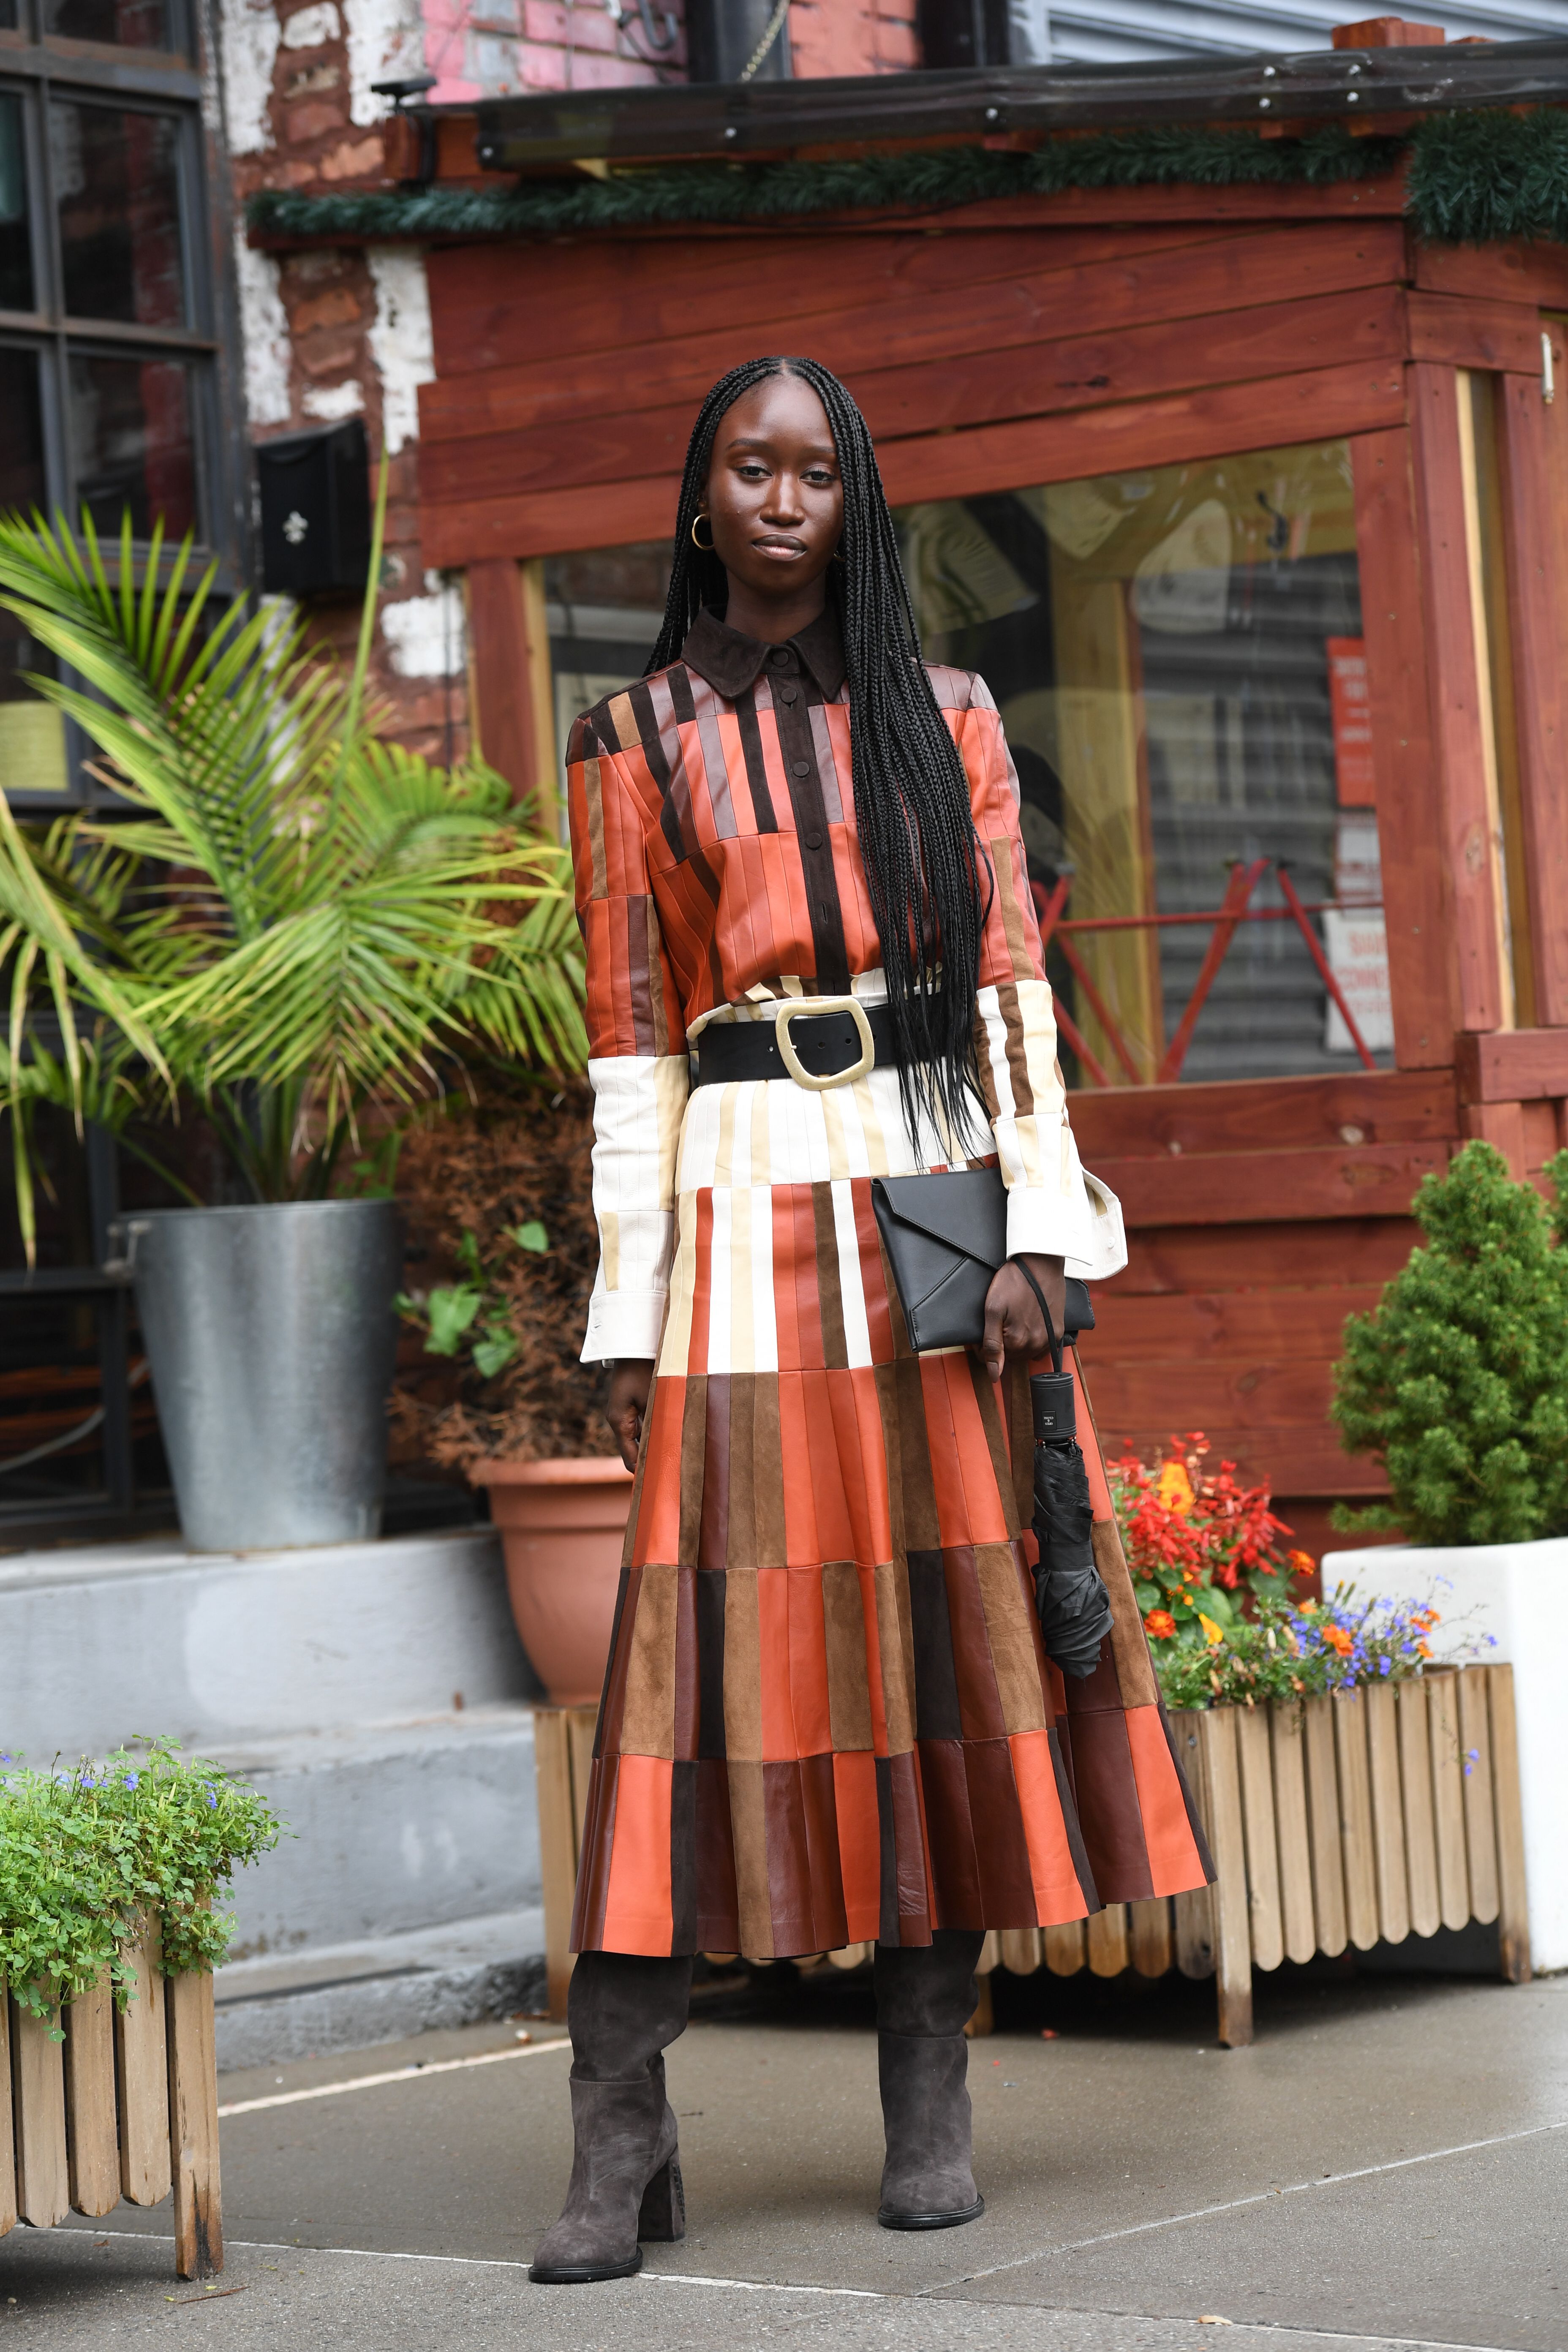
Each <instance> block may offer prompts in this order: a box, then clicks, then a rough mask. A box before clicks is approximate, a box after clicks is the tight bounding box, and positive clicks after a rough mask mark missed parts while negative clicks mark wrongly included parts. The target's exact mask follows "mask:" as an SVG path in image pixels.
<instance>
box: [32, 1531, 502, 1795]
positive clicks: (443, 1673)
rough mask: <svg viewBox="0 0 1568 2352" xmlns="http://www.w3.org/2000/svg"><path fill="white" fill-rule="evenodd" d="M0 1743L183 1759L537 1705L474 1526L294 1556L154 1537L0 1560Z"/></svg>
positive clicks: (492, 1550) (494, 1549) (45, 1752)
mask: <svg viewBox="0 0 1568 2352" xmlns="http://www.w3.org/2000/svg"><path fill="white" fill-rule="evenodd" d="M0 1658H4V1660H5V1679H4V1686H3V1688H0V1748H5V1749H7V1750H8V1751H9V1752H11V1753H12V1754H15V1753H16V1752H17V1751H18V1750H20V1751H21V1752H22V1753H23V1754H25V1755H26V1756H27V1757H28V1758H29V1759H30V1760H32V1761H34V1762H37V1763H47V1761H48V1760H49V1759H51V1758H52V1757H54V1756H56V1755H60V1756H64V1757H68V1758H75V1757H77V1756H81V1755H99V1756H101V1755H103V1754H105V1753H107V1752H108V1751H109V1750H110V1749H112V1748H116V1747H118V1746H119V1745H120V1743H121V1741H122V1740H126V1739H130V1738H133V1737H135V1736H136V1735H138V1734H153V1733H164V1734H167V1735H169V1736H170V1737H172V1738H176V1739H179V1740H182V1741H183V1742H184V1744H185V1746H186V1747H187V1748H194V1749H195V1750H197V1751H198V1752H201V1753H206V1752H209V1751H211V1750H212V1749H213V1748H214V1747H215V1746H216V1744H218V1743H232V1742H234V1741H235V1740H237V1739H248V1738H252V1737H254V1738H258V1739H278V1738H283V1737H285V1736H286V1735H288V1734H289V1733H293V1732H301V1733H310V1732H317V1731H320V1730H321V1727H323V1726H324V1725H369V1724H375V1723H384V1722H387V1721H389V1720H391V1719H394V1718H401V1719H407V1718H408V1717H415V1716H422V1715H435V1714H437V1713H438V1712H444V1711H447V1710H450V1709H453V1708H457V1707H483V1706H493V1705H495V1704H497V1703H499V1702H504V1701H508V1700H524V1699H529V1698H537V1697H540V1696H542V1689H541V1686H540V1685H539V1683H538V1681H537V1678H536V1677H535V1675H534V1674H533V1670H532V1668H531V1666H530V1664H529V1663H528V1660H527V1657H526V1656H525V1654H524V1653H523V1649H522V1646H521V1643H520V1642H519V1641H518V1638H517V1634H516V1632H515V1631H514V1629H513V1626H512V1622H511V1614H510V1610H509V1608H508V1606H507V1597H506V1580H505V1577H504V1575H503V1573H502V1570H501V1561H500V1541H499V1538H497V1536H496V1534H495V1531H494V1529H493V1528H445V1529H442V1530H441V1531H439V1532H437V1533H431V1534H427V1535H411V1536H399V1537H393V1538H388V1539H387V1540H385V1541H383V1542H377V1543H354V1544H322V1545H318V1546H314V1547H312V1548H310V1549H305V1550H299V1551H269V1552H244V1553H239V1552H199V1553H198V1552H191V1551H188V1550H186V1549H184V1546H183V1545H180V1544H177V1543H170V1542H169V1541H168V1540H167V1539H164V1538H160V1539H156V1540H153V1541H150V1542H147V1543H125V1544H92V1545H87V1546H83V1547H80V1548H76V1549H69V1548H67V1549H60V1550H58V1551H26V1552H20V1553H16V1554H14V1555H13V1556H12V1557H10V1558H9V1559H5V1558H0Z"/></svg>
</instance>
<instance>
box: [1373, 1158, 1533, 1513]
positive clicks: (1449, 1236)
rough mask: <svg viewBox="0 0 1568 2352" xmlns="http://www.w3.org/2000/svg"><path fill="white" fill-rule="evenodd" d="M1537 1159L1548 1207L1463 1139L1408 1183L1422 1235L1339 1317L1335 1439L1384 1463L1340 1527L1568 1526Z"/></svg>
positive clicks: (1497, 1161) (1501, 1164) (1502, 1164)
mask: <svg viewBox="0 0 1568 2352" xmlns="http://www.w3.org/2000/svg"><path fill="white" fill-rule="evenodd" d="M1546 1172H1547V1175H1548V1178H1549V1179H1550V1181H1551V1182H1552V1188H1553V1192H1554V1195H1555V1207H1554V1209H1552V1210H1548V1208H1547V1206H1546V1204H1545V1202H1543V1201H1542V1198H1541V1196H1540V1194H1539V1193H1538V1192H1536V1190H1535V1188H1534V1186H1533V1185H1531V1184H1516V1183H1515V1182H1514V1181H1512V1179H1511V1178H1510V1175H1509V1172H1508V1168H1507V1165H1506V1163H1505V1161H1504V1160H1503V1159H1502V1157H1501V1154H1500V1153H1499V1152H1497V1151H1494V1150H1492V1148H1491V1146H1490V1145H1489V1144H1487V1143H1468V1144H1466V1146H1465V1148H1464V1150H1462V1151H1461V1152H1459V1154H1458V1157H1457V1158H1456V1159H1455V1160H1454V1162H1453V1164H1452V1166H1451V1167H1450V1168H1449V1170H1448V1171H1447V1174H1446V1175H1442V1176H1428V1177H1427V1178H1426V1181H1425V1182H1424V1183H1423V1184H1422V1186H1421V1188H1420V1190H1419V1191H1418V1192H1417V1193H1416V1195H1415V1207H1414V1214H1415V1220H1416V1223H1418V1224H1419V1225H1420V1227H1421V1230H1422V1233H1423V1234H1425V1236H1426V1246H1425V1247H1424V1248H1417V1249H1415V1250H1413V1251H1412V1252H1411V1255H1410V1262H1409V1264H1408V1265H1406V1266H1405V1268H1404V1270H1403V1272H1401V1273H1399V1274H1397V1275H1395V1276H1394V1280H1393V1281H1392V1282H1391V1283H1390V1284H1389V1285H1388V1286H1387V1288H1386V1289H1385V1290H1384V1294H1383V1297H1382V1300H1381V1302H1380V1304H1379V1305H1378V1307H1376V1308H1375V1309H1374V1311H1373V1313H1372V1314H1371V1315H1355V1316H1352V1317H1351V1318H1350V1320H1349V1321H1348V1323H1347V1324H1346V1326H1345V1352H1344V1355H1343V1357H1342V1360H1341V1361H1340V1363H1339V1365H1338V1367H1337V1369H1336V1374H1335V1392H1334V1402H1333V1405H1332V1408H1331V1410H1332V1413H1333V1417H1334V1419H1335V1421H1336V1422H1337V1423H1339V1428H1340V1434H1341V1436H1342V1439H1343V1441H1344V1444H1345V1446H1346V1448H1347V1450H1348V1451H1350V1452H1351V1453H1354V1454H1363V1453H1365V1454H1376V1455H1377V1456H1378V1457H1379V1458H1380V1459H1381V1460H1382V1461H1383V1462H1384V1465H1386V1467H1387V1471H1388V1484H1389V1490H1390V1500H1389V1502H1388V1503H1387V1504H1386V1505H1377V1506H1374V1507H1372V1508H1371V1509H1367V1510H1362V1511H1348V1510H1341V1511H1337V1512H1336V1513H1335V1524H1336V1525H1337V1526H1339V1527H1341V1528H1346V1529H1353V1530H1360V1529H1365V1528H1400V1529H1402V1530H1403V1532H1404V1533H1405V1535H1406V1536H1408V1538H1410V1540H1411V1541H1412V1542H1413V1543H1417V1544H1484V1543H1528V1542H1530V1541H1531V1539H1532V1538H1536V1537H1540V1536H1552V1535H1561V1534H1563V1532H1565V1531H1568V1246H1565V1244H1564V1228H1565V1225H1568V1152H1559V1153H1558V1155H1557V1157H1556V1158H1555V1159H1554V1160H1552V1161H1551V1162H1550V1164H1549V1166H1548V1168H1547V1171H1546Z"/></svg>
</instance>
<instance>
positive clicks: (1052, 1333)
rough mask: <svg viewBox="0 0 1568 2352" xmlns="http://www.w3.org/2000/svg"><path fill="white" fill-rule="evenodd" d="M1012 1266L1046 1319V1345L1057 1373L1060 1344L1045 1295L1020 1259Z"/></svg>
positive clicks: (1059, 1362) (1060, 1362)
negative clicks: (1028, 1288) (1021, 1277)
mask: <svg viewBox="0 0 1568 2352" xmlns="http://www.w3.org/2000/svg"><path fill="white" fill-rule="evenodd" d="M1013 1264H1014V1265H1016V1267H1017V1269H1018V1271H1019V1273H1020V1274H1021V1275H1022V1276H1023V1277H1024V1279H1025V1281H1026V1283H1027V1284H1028V1286H1029V1287H1030V1289H1031V1290H1032V1291H1033V1292H1034V1294H1035V1297H1037V1299H1038V1300H1039V1302H1040V1312H1041V1314H1042V1315H1043V1316H1044V1317H1045V1318H1046V1345H1047V1348H1049V1349H1050V1351H1051V1365H1052V1369H1053V1370H1055V1371H1058V1372H1059V1371H1060V1370H1061V1368H1062V1343H1061V1340H1060V1339H1058V1336H1057V1327H1056V1325H1055V1324H1054V1323H1053V1322H1052V1320H1051V1310H1050V1308H1049V1307H1047V1305H1046V1294H1045V1292H1044V1291H1043V1290H1042V1289H1041V1288H1040V1286H1039V1284H1038V1283H1037V1281H1036V1280H1035V1277H1034V1276H1033V1275H1032V1274H1031V1273H1030V1272H1029V1269H1028V1267H1027V1266H1026V1265H1025V1264H1024V1261H1023V1259H1022V1258H1021V1257H1016V1258H1015V1259H1014V1260H1013Z"/></svg>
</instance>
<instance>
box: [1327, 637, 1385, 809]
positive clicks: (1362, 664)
mask: <svg viewBox="0 0 1568 2352" xmlns="http://www.w3.org/2000/svg"><path fill="white" fill-rule="evenodd" d="M1326 651H1327V653H1328V656H1329V701H1330V705H1331V709H1332V711H1333V719H1334V774H1335V776H1336V778H1337V779H1338V782H1339V793H1340V806H1341V807H1342V808H1371V807H1372V806H1373V803H1375V801H1376V799H1377V792H1376V788H1375V786H1374V783H1373V772H1372V705H1371V703H1370V702H1369V700H1368V698H1367V690H1366V640H1365V638H1364V637H1330V638H1329V639H1328V642H1327V646H1326Z"/></svg>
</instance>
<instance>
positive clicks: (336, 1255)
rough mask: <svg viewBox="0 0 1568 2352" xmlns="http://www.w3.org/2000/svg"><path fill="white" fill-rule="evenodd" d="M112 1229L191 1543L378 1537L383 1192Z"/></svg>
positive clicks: (390, 1233)
mask: <svg viewBox="0 0 1568 2352" xmlns="http://www.w3.org/2000/svg"><path fill="white" fill-rule="evenodd" d="M121 1231H122V1232H123V1234H124V1237H125V1257H126V1261H127V1262H128V1264H129V1266H130V1270H131V1274H132V1278H133V1280H134V1282H135V1286H136V1305H137V1309H138V1312H139V1314H140V1316H141V1320H142V1333H143V1336H144V1338H145V1339H146V1343H147V1354H148V1359H149V1361H150V1363H151V1365H152V1372H153V1391H154V1392H155V1394H156V1396H157V1400H158V1419H159V1423H160V1426H161V1428H162V1430H163V1444H164V1448H165V1450H166V1452H167V1454H168V1457H169V1467H170V1470H171V1472H172V1474H173V1476H174V1494H175V1497H176V1499H177V1501H178V1503H179V1507H180V1525H181V1527H182V1528H183V1529H184V1536H185V1540H186V1542H187V1543H188V1544H189V1545H190V1546H191V1548H192V1549H193V1550H194V1551H264V1550H271V1549H283V1548H286V1547H288V1546H291V1545H297V1544H328V1543H352V1542H355V1541H360V1540H363V1539H365V1538H370V1537H374V1536H375V1535H376V1534H378V1533H379V1532H380V1528H381V1500H382V1490H383V1487H384V1482H385V1476H386V1395H387V1391H388V1389H389V1387H390V1385H391V1381H392V1369H393V1358H394V1355H395V1350H396V1345H397V1325H396V1318H395V1313H394V1310H393V1303H392V1302H393V1297H394V1295H395V1291H396V1288H397V1282H398V1275H399V1269H400V1265H401V1255H402V1253H401V1244H400V1237H399V1232H398V1217H397V1210H396V1208H395V1204H394V1203H393V1202H391V1201H291V1202H282V1203H280V1204H278V1205H275V1206H272V1205H269V1206H265V1207H247V1208H239V1209H160V1210H158V1211H156V1212H154V1213H153V1214H151V1215H148V1216H138V1217H130V1218H127V1219H125V1220H124V1222H123V1224H122V1227H121Z"/></svg>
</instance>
